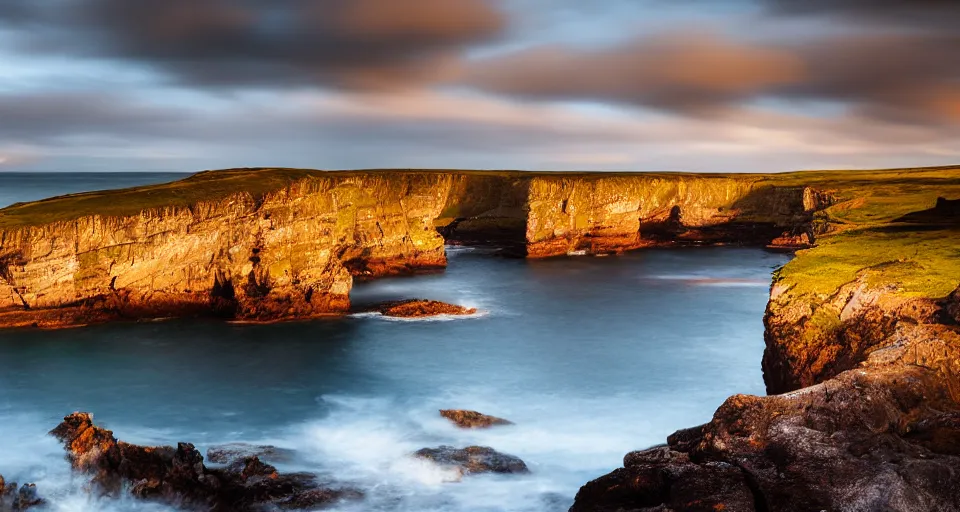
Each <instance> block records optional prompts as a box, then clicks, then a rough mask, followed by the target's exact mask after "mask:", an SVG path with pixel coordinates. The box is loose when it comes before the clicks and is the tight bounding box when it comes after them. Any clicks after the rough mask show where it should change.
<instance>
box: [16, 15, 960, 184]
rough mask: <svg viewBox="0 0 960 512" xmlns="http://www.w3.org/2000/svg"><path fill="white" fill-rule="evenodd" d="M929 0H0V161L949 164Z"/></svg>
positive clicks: (956, 133) (950, 42)
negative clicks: (800, 0) (1, 0)
mask: <svg viewBox="0 0 960 512" xmlns="http://www.w3.org/2000/svg"><path fill="white" fill-rule="evenodd" d="M957 23H960V4H958V3H957V2H954V1H947V0H913V1H906V0H846V1H841V0H837V1H827V0H808V1H806V2H802V3H796V2H791V1H790V0H742V1H706V0H675V1H668V0H597V1H594V2H582V1H574V0H410V1H409V2H402V3H401V2H396V1H395V0H349V1H345V0H285V1H283V2H276V1H273V2H271V1H269V0H164V1H160V0H139V1H137V2H129V1H128V0H49V1H46V2H36V1H33V0H4V2H3V4H2V5H0V171H4V170H8V171H11V170H12V171H16V170H28V171H30V170H36V171H43V170H55V171H196V170H201V169H216V168H227V167H237V166H290V167H312V168H327V169H343V168H389V167H402V168H406V167H429V168H508V169H553V170H579V169H589V170H636V171H659V170H689V171H705V172H709V171H715V172H738V171H742V172H761V171H784V170H794V169H809V168H856V167H859V168H874V167H898V166H920V165H938V164H957V163H960V35H958V34H957V32H956V30H955V27H956V26H957Z"/></svg>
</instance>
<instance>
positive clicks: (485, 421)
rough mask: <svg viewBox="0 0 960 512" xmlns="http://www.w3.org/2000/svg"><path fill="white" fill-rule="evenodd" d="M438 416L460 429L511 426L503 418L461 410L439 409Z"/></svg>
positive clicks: (509, 422) (510, 423) (510, 422)
mask: <svg viewBox="0 0 960 512" xmlns="http://www.w3.org/2000/svg"><path fill="white" fill-rule="evenodd" d="M440 416H443V417H444V418H447V419H448V420H450V421H452V422H454V423H455V424H456V425H457V426H458V427H460V428H489V427H493V426H497V425H513V422H512V421H509V420H505V419H503V418H498V417H496V416H488V415H486V414H481V413H479V412H477V411H467V410H463V409H441V410H440Z"/></svg>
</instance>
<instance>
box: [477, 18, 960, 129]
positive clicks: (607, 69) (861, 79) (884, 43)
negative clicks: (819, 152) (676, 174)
mask: <svg viewBox="0 0 960 512" xmlns="http://www.w3.org/2000/svg"><path fill="white" fill-rule="evenodd" d="M466 80H467V82H468V83H470V84H473V85H475V86H477V87H480V88H483V89H485V90H488V91H492V92H496V93H501V94H511V95H519V96H523V97H527V98H541V99H580V100H598V101H606V102H620V103H630V104H636V105H641V106H646V107H653V108H657V109H662V110H667V111H677V112H683V113H717V112H721V113H724V112H727V110H726V109H727V108H728V107H735V106H737V105H738V104H741V103H744V102H746V101H748V100H756V99H764V98H781V99H787V100H790V99H808V100H818V101H827V102H841V103H844V104H848V105H850V106H851V108H853V109H855V110H858V111H862V112H864V113H866V114H869V115H871V116H876V117H885V118H896V119H900V120H903V121H906V122H917V123H940V122H960V34H939V33H933V34H925V33H905V34H880V35H873V34H866V35H850V36H831V37H824V38H819V39H817V40H815V41H814V42H806V41H800V42H791V43H777V42H775V43H769V44H760V43H752V44H746V43H741V42H737V41H735V40H732V39H730V38H729V37H728V38H721V37H719V36H704V35H696V34H690V33H686V34H684V33H678V34H670V35H666V36H658V37H652V38H643V39H634V40H631V41H628V42H626V43H623V44H620V45H616V46H613V47H606V48H600V49H592V50H580V49H575V48H569V47H558V46H547V47H541V48H534V49H529V50H522V51H519V52H517V53H514V54H510V55H506V56H497V57H492V58H488V59H486V60H484V61H481V62H479V63H477V64H476V65H475V66H474V68H473V69H472V70H471V72H470V74H469V76H468V77H467V79H466Z"/></svg>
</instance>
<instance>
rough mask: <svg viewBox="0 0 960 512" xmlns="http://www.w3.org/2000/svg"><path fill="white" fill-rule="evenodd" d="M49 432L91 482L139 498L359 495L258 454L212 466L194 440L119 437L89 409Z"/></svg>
mask: <svg viewBox="0 0 960 512" xmlns="http://www.w3.org/2000/svg"><path fill="white" fill-rule="evenodd" d="M50 433H51V434H52V435H53V436H55V437H56V438H57V439H59V440H60V441H61V442H62V443H63V444H64V447H65V448H66V450H67V458H68V459H69V460H70V462H71V464H72V465H73V468H74V469H75V470H76V471H78V472H81V473H87V474H89V475H91V477H92V480H91V481H92V484H93V485H95V486H96V487H98V488H100V489H102V490H103V491H104V492H107V493H109V494H117V493H119V492H120V491H121V489H122V488H123V486H124V485H127V486H129V488H130V490H131V492H132V493H133V495H135V496H137V497H138V498H144V499H154V500H160V501H164V502H167V503H175V504H183V505H187V506H190V507H195V508H199V509H202V510H211V511H224V512H226V511H244V510H251V511H252V510H262V509H263V507H266V506H273V507H279V508H282V509H287V508H315V507H317V506H321V505H324V504H327V503H331V502H334V501H338V500H341V499H344V498H356V497H359V493H358V492H356V491H350V490H337V489H327V488H323V487H321V486H320V485H319V484H318V483H317V482H316V479H315V477H314V476H313V475H309V474H281V473H279V472H278V471H277V469H276V468H275V467H273V466H271V465H269V464H265V463H264V462H262V461H261V460H260V459H259V458H258V457H256V456H252V457H251V456H244V457H238V458H233V459H231V460H230V465H229V466H228V467H227V468H225V469H211V468H207V467H206V466H204V464H203V456H202V455H200V453H199V452H198V451H197V450H196V448H194V446H193V445H192V444H189V443H180V444H179V445H177V447H176V448H173V447H170V446H160V447H143V446H137V445H132V444H128V443H124V442H122V441H117V440H116V438H114V437H113V433H112V432H111V431H109V430H105V429H102V428H100V427H97V426H95V425H94V424H93V418H92V416H91V415H90V414H87V413H75V414H72V415H70V416H67V417H65V418H64V420H63V423H61V424H60V425H59V426H57V428H55V429H53V430H52V431H51V432H50Z"/></svg>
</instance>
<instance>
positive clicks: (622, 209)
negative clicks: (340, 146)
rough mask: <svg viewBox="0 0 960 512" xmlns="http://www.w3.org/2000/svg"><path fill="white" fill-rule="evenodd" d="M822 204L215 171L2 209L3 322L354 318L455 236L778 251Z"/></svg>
mask: <svg viewBox="0 0 960 512" xmlns="http://www.w3.org/2000/svg"><path fill="white" fill-rule="evenodd" d="M821 196H823V194H821V193H820V192H817V191H814V190H813V189H811V188H809V187H804V186H797V185H795V184H794V183H793V182H790V183H785V184H783V185H778V184H776V183H774V182H771V179H770V178H769V177H764V176H748V175H742V176H736V177H724V176H694V175H643V174H636V175H625V174H606V173H593V174H589V173H588V174H533V173H519V172H489V173H482V172H467V171H461V172H452V171H451V172H442V171H433V172H431V171H422V172H419V171H418V172H412V171H410V172H403V171H392V172H387V171H384V172H373V171H369V172H321V171H306V170H303V171H301V170H289V169H272V170H270V169H266V170H257V169H240V170H231V171H219V172H207V173H201V174H198V175H196V176H194V177H191V178H189V179H187V180H183V181H180V182H175V183H172V184H167V185H159V186H153V187H144V188H139V189H130V190H124V191H115V192H105V193H90V194H78V195H73V196H66V197H62V198H55V199H50V200H46V201H40V202H37V203H29V204H23V205H15V206H12V207H10V208H6V209H3V210H0V326H6V327H14V326H31V325H36V326H41V327H60V326H69V325H78V324H85V323H91V322H101V321H107V320H115V319H139V318H158V317H171V316H194V315H215V316H220V317H224V318H229V319H238V320H245V321H273V320H282V319H295V318H310V317H315V316H322V315H329V314H341V313H344V312H346V311H347V310H348V308H349V305H350V302H349V293H350V289H351V287H352V283H353V279H354V278H358V279H373V278H377V277H381V276H386V275H393V274H401V273H409V272H415V271H420V270H427V269H436V268H442V267H444V266H445V264H446V257H445V253H444V249H443V247H444V242H445V241H446V242H448V243H461V244H473V245H488V246H496V247H500V248H503V249H504V250H505V251H506V252H507V253H508V254H514V255H518V256H526V257H533V258H539V257H548V256H557V255H564V254H568V253H573V252H576V253H586V254H604V253H611V252H620V251H624V250H629V249H635V248H639V247H647V246H654V245H670V244H675V243H735V244H757V245H765V244H768V243H770V242H771V241H772V240H773V239H774V238H776V237H778V236H781V235H783V234H784V233H788V234H789V233H793V232H795V231H796V230H797V229H798V226H805V225H807V224H809V223H810V222H811V219H812V215H813V212H814V211H815V210H817V209H818V208H820V207H822V206H823V204H821V203H824V201H825V200H824V199H823V197H826V196H823V197H821ZM824 204H825V203H824Z"/></svg>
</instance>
